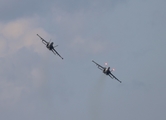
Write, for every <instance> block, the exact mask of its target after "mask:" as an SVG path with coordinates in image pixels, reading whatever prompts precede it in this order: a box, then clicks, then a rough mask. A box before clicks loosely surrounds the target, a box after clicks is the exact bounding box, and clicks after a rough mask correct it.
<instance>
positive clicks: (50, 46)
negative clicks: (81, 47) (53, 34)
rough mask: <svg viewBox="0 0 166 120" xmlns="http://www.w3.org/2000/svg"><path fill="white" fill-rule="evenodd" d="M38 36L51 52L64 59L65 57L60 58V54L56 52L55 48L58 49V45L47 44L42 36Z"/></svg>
mask: <svg viewBox="0 0 166 120" xmlns="http://www.w3.org/2000/svg"><path fill="white" fill-rule="evenodd" d="M37 36H38V37H39V38H40V39H41V40H42V43H43V44H45V45H46V47H47V48H48V49H49V50H51V51H52V52H53V53H54V54H55V55H56V54H57V55H58V56H59V57H60V58H62V59H63V57H61V56H60V54H59V53H58V52H57V51H56V50H55V47H57V46H58V45H56V46H53V44H54V43H53V42H51V43H50V42H47V41H46V40H44V39H43V38H42V37H41V36H39V35H38V34H37Z"/></svg>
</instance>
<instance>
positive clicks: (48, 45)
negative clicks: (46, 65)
mask: <svg viewBox="0 0 166 120" xmlns="http://www.w3.org/2000/svg"><path fill="white" fill-rule="evenodd" d="M53 44H54V43H53V42H51V43H47V45H46V47H47V48H48V49H49V50H52V49H53V48H54V46H53Z"/></svg>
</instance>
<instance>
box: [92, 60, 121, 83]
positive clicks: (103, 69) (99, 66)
mask: <svg viewBox="0 0 166 120" xmlns="http://www.w3.org/2000/svg"><path fill="white" fill-rule="evenodd" d="M92 62H94V63H95V64H96V65H97V66H98V68H99V69H100V70H102V71H103V73H104V74H106V75H109V76H110V77H111V78H112V79H114V78H115V79H116V80H117V81H119V82H120V83H121V81H120V80H118V79H117V78H116V77H115V76H114V75H113V74H112V73H111V72H113V71H114V69H112V70H110V67H108V68H107V67H103V66H101V65H99V64H98V63H96V62H95V61H93V60H92Z"/></svg>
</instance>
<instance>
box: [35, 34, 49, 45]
mask: <svg viewBox="0 0 166 120" xmlns="http://www.w3.org/2000/svg"><path fill="white" fill-rule="evenodd" d="M37 36H38V37H39V38H40V39H41V40H42V42H43V43H44V44H45V45H47V44H48V42H47V41H46V40H44V39H43V38H42V37H41V36H40V35H38V34H37Z"/></svg>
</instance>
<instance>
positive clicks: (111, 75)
mask: <svg viewBox="0 0 166 120" xmlns="http://www.w3.org/2000/svg"><path fill="white" fill-rule="evenodd" d="M109 76H110V77H111V78H112V77H113V78H115V79H116V80H117V81H119V82H120V83H121V82H122V81H120V80H119V79H118V78H116V77H115V76H114V75H113V74H112V73H111V72H110V74H109Z"/></svg>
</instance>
